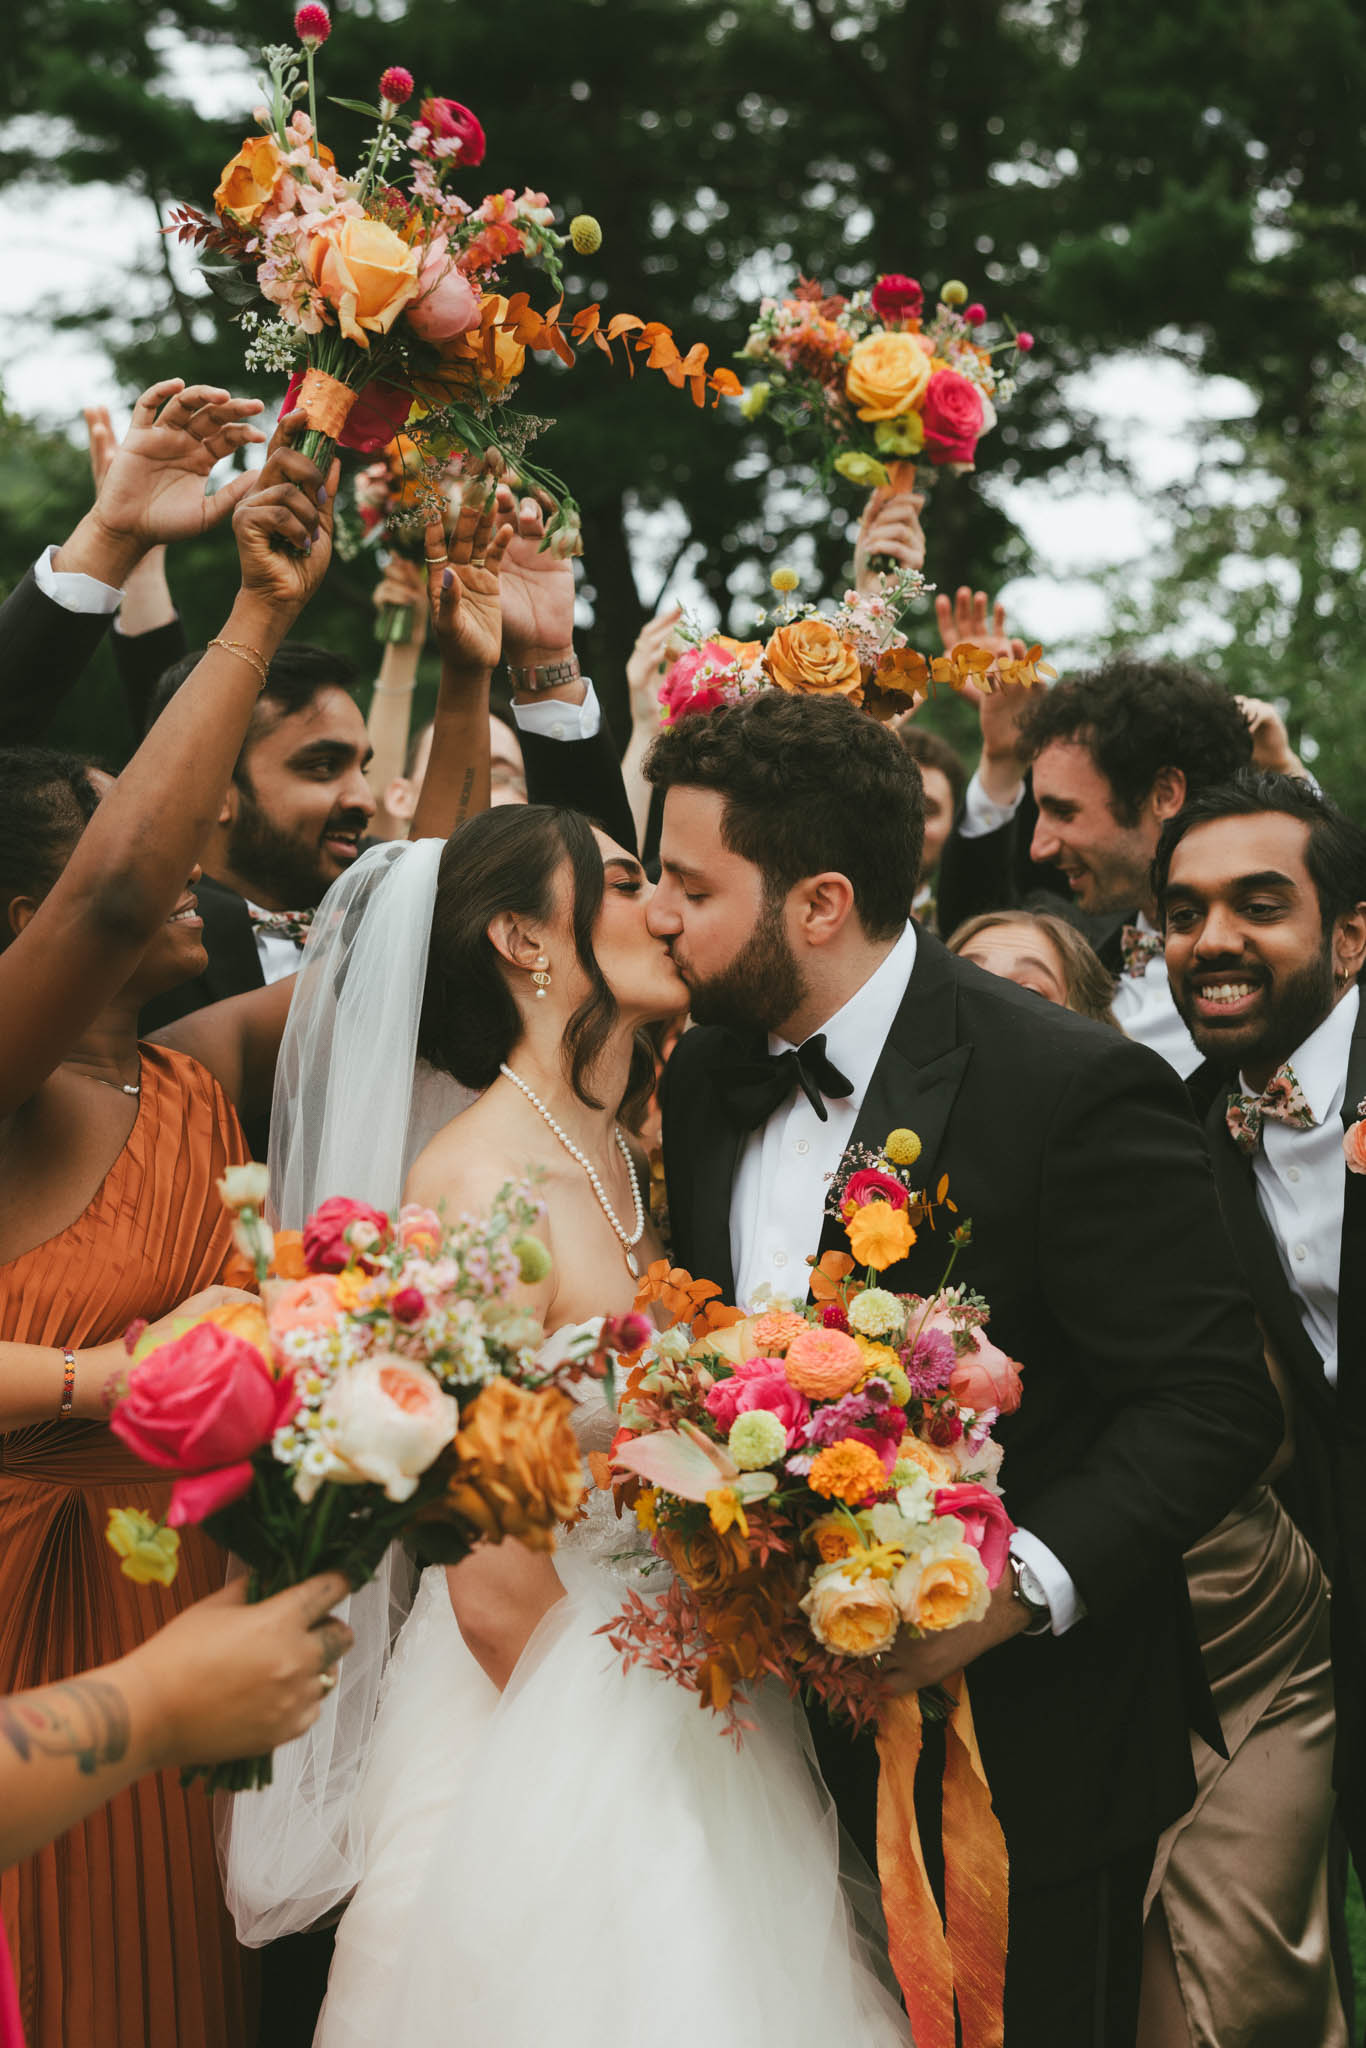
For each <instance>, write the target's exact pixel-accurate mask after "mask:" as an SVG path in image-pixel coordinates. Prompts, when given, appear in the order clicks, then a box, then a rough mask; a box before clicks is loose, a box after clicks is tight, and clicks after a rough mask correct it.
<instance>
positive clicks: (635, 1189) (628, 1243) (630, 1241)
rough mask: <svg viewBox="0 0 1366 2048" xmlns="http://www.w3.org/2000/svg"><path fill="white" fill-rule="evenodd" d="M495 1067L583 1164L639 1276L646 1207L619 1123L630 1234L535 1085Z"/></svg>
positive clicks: (616, 1134) (591, 1167) (617, 1134)
mask: <svg viewBox="0 0 1366 2048" xmlns="http://www.w3.org/2000/svg"><path fill="white" fill-rule="evenodd" d="M498 1071H499V1073H500V1074H502V1075H504V1076H505V1077H506V1078H507V1079H508V1080H509V1081H511V1083H512V1085H513V1087H514V1088H520V1089H521V1091H522V1093H523V1095H525V1097H526V1099H527V1101H528V1102H529V1103H530V1104H531V1106H532V1108H533V1109H538V1110H539V1111H540V1113H541V1115H542V1116H543V1117H544V1118H545V1120H546V1122H547V1123H548V1124H549V1126H550V1128H551V1130H552V1131H553V1132H554V1133H555V1136H556V1137H557V1138H558V1139H559V1141H560V1143H561V1144H562V1145H563V1146H564V1149H565V1151H566V1152H567V1153H568V1154H569V1156H570V1158H571V1159H576V1160H577V1161H578V1163H579V1165H580V1166H581V1167H582V1168H583V1170H584V1172H585V1173H586V1174H587V1175H588V1184H589V1186H590V1187H591V1188H592V1190H593V1193H594V1194H595V1195H596V1196H597V1198H598V1204H599V1206H600V1208H601V1209H602V1213H603V1215H604V1216H605V1217H606V1218H607V1221H608V1222H609V1223H610V1224H611V1226H612V1228H613V1230H615V1232H616V1234H617V1236H618V1237H619V1238H620V1239H621V1248H622V1251H623V1252H624V1253H625V1255H626V1270H627V1272H628V1273H629V1274H630V1275H631V1278H632V1279H633V1280H638V1279H639V1278H640V1262H639V1260H638V1259H637V1258H636V1253H635V1248H636V1246H637V1245H638V1244H639V1243H640V1240H641V1238H642V1237H643V1236H644V1234H645V1210H644V1207H643V1206H642V1203H641V1199H640V1182H639V1181H638V1180H637V1179H636V1163H635V1161H634V1159H632V1157H631V1148H630V1146H629V1145H628V1144H627V1142H626V1140H625V1138H623V1137H622V1135H621V1129H620V1126H616V1127H615V1128H614V1131H613V1135H614V1137H615V1138H616V1141H617V1150H618V1151H619V1152H620V1154H621V1156H622V1158H623V1160H624V1161H625V1162H626V1172H627V1175H628V1176H629V1178H630V1182H631V1200H632V1202H633V1204H634V1205H635V1212H636V1214H635V1229H634V1231H633V1232H632V1234H631V1235H630V1236H629V1237H628V1236H627V1235H626V1231H625V1229H624V1228H623V1226H622V1223H621V1219H620V1218H619V1217H618V1215H617V1212H616V1210H615V1209H614V1208H613V1207H612V1204H611V1203H610V1202H609V1201H608V1199H607V1194H606V1190H605V1189H604V1188H603V1185H602V1182H601V1181H600V1180H599V1178H598V1172H597V1168H596V1167H595V1166H594V1165H593V1163H592V1161H591V1160H590V1159H587V1158H585V1156H584V1154H583V1153H582V1152H580V1150H579V1148H578V1146H577V1145H576V1144H575V1143H574V1141H573V1139H572V1138H570V1137H568V1136H567V1135H566V1134H565V1132H564V1131H563V1130H561V1128H560V1126H559V1124H558V1123H556V1121H555V1119H554V1117H553V1116H552V1115H551V1114H550V1111H549V1110H548V1109H547V1108H546V1106H545V1104H544V1103H543V1102H542V1100H541V1098H540V1096H539V1095H537V1094H536V1092H535V1090H534V1089H531V1088H528V1087H527V1084H526V1082H525V1081H524V1080H523V1079H522V1077H521V1075H520V1074H514V1073H513V1071H512V1069H511V1067H509V1066H507V1065H500V1066H499V1069H498Z"/></svg>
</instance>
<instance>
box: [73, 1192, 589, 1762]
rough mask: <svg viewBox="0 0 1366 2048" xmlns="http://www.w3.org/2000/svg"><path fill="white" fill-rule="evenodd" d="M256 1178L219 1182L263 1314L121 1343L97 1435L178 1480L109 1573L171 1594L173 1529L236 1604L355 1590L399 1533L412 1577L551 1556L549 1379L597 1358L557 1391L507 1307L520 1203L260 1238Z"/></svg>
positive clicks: (574, 1485) (116, 1540)
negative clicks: (244, 1593) (195, 1540)
mask: <svg viewBox="0 0 1366 2048" xmlns="http://www.w3.org/2000/svg"><path fill="white" fill-rule="evenodd" d="M264 1178H265V1169H264V1168H263V1167H259V1166H250V1167H240V1168H233V1169H231V1170H230V1171H229V1173H228V1174H227V1175H226V1176H225V1179H224V1180H223V1182H221V1183H220V1190H221V1192H222V1193H223V1196H224V1200H225V1202H226V1203H227V1205H228V1207H229V1208H230V1209H232V1210H233V1211H234V1212H235V1215H236V1222H235V1225H234V1235H235V1237H236V1239H237V1242H238V1246H239V1249H240V1250H241V1251H242V1252H243V1253H244V1254H245V1256H246V1257H247V1259H248V1260H249V1261H250V1262H251V1265H252V1266H253V1268H254V1269H255V1272H256V1275H257V1278H258V1280H259V1282H260V1285H261V1299H260V1301H259V1302H255V1301H253V1302H234V1303H229V1304H226V1305H224V1306H222V1307H219V1308H214V1309H210V1310H208V1311H207V1312H206V1313H205V1314H204V1315H202V1316H199V1317H196V1318H195V1319H194V1320H193V1321H192V1322H189V1323H187V1324H186V1325H185V1326H184V1327H183V1328H182V1329H180V1330H178V1331H177V1333H176V1335H175V1336H174V1337H173V1338H172V1339H171V1340H170V1341H169V1342H164V1341H153V1342H152V1343H151V1344H150V1345H149V1342H148V1340H147V1339H146V1338H145V1337H144V1338H143V1339H142V1340H141V1341H140V1342H135V1343H134V1348H133V1351H132V1361H131V1364H130V1366H129V1369H128V1371H127V1373H126V1374H125V1375H124V1377H123V1380H122V1383H121V1384H120V1385H119V1386H118V1387H117V1390H116V1392H115V1395H114V1399H113V1405H112V1410H111V1413H110V1418H109V1420H110V1427H111V1428H112V1429H113V1431H114V1434H115V1435H116V1436H118V1437H119V1438H120V1439H121V1440H122V1441H123V1442H124V1443H125V1444H126V1445H127V1446H128V1448H129V1449H130V1450H132V1451H134V1452H135V1453H136V1454H137V1455H138V1456H139V1457H140V1458H143V1459H145V1461H146V1462H147V1463H148V1464H149V1465H151V1466H154V1467H156V1468H158V1469H159V1470H161V1471H163V1472H169V1473H175V1474H176V1475H177V1476H176V1478H175V1481H174V1484H173V1485H172V1488H171V1504H170V1509H169V1511H168V1514H167V1517H166V1523H165V1525H164V1526H161V1527H158V1526H157V1525H155V1524H153V1523H152V1522H151V1521H150V1518H149V1517H147V1516H146V1515H143V1514H141V1513H140V1512H139V1511H137V1510H129V1509H115V1510H112V1511H111V1513H110V1518H109V1530H108V1538H109V1542H110V1543H111V1545H112V1546H113V1548H114V1549H115V1550H117V1551H118V1552H119V1553H120V1554H121V1556H122V1557H123V1570H124V1571H125V1572H127V1573H128V1575H129V1576H130V1577H132V1578H134V1579H139V1580H142V1581H144V1582H145V1581H147V1580H150V1579H158V1580H160V1581H161V1582H162V1583H163V1584H167V1583H169V1582H170V1580H171V1579H172V1578H173V1577H174V1576H175V1570H176V1550H177V1546H178V1543H179V1538H178V1536H177V1534H176V1531H177V1530H178V1529H179V1528H180V1527H183V1526H184V1525H185V1524H186V1523H201V1524H202V1525H203V1526H204V1527H205V1528H207V1529H208V1530H209V1532H210V1534H211V1535H213V1536H214V1537H216V1538H217V1539H218V1541H219V1542H220V1543H222V1544H223V1545H224V1546H225V1547H226V1548H227V1549H229V1550H231V1551H233V1552H234V1553H235V1554H236V1555H237V1556H239V1557H241V1558H242V1559H243V1560H244V1561H245V1563H246V1564H247V1566H248V1569H249V1573H250V1577H249V1582H248V1598H250V1599H264V1598H266V1597H267V1596H268V1595H269V1594H271V1593H275V1592H278V1591H279V1590H280V1589H281V1588H282V1587H284V1586H287V1585H292V1584H294V1583H296V1582H297V1581H299V1580H300V1579H305V1578H307V1577H309V1576H310V1574H312V1573H314V1572H318V1571H324V1570H338V1571H342V1572H344V1573H345V1574H346V1576H347V1577H348V1578H349V1579H350V1581H351V1583H352V1585H353V1586H358V1585H361V1584H362V1583H363V1582H364V1581H365V1580H366V1579H367V1578H369V1577H371V1575H372V1574H373V1573H374V1571H375V1570H376V1568H377V1566H378V1564H379V1562H380V1559H381V1558H382V1557H383V1555H384V1552H385V1550H386V1549H387V1548H388V1546H389V1544H390V1543H391V1542H392V1541H393V1539H394V1538H395V1537H396V1536H399V1535H405V1536H407V1537H408V1538H409V1540H410V1541H411V1542H412V1543H413V1545H414V1547H415V1549H416V1550H417V1552H418V1555H419V1556H420V1557H421V1558H422V1559H423V1561H424V1562H443V1563H455V1562H458V1561H459V1559H461V1558H462V1557H464V1556H466V1555H467V1554H468V1552H469V1551H470V1550H471V1549H472V1548H473V1546H474V1544H475V1543H476V1542H478V1541H479V1540H480V1539H481V1538H489V1539H491V1540H492V1541H494V1542H498V1541H501V1539H502V1538H503V1537H504V1536H517V1537H520V1538H521V1540H522V1541H523V1542H525V1543H528V1544H530V1545H531V1546H532V1547H533V1548H538V1549H548V1548H550V1547H552V1546H553V1543H554V1530H555V1526H556V1524H557V1523H559V1522H566V1521H572V1520H573V1519H574V1517H575V1515H576V1513H577V1512H578V1508H579V1505H580V1500H581V1496H582V1493H583V1485H584V1482H583V1475H582V1461H581V1458H580V1454H579V1450H578V1446H577V1444H576V1442H575V1438H574V1434H573V1431H572V1430H571V1428H570V1426H569V1422H568V1420H567V1417H568V1413H569V1409H570V1405H571V1404H570V1400H569V1397H568V1396H567V1395H566V1394H565V1393H564V1392H563V1391H562V1390H561V1389H560V1387H559V1386H558V1385H557V1384H556V1381H557V1380H558V1379H559V1378H561V1377H564V1376H570V1375H573V1374H575V1373H577V1372H579V1371H581V1370H585V1369H586V1370H589V1371H592V1370H594V1369H595V1367H594V1362H593V1359H592V1358H591V1356H590V1355H589V1354H590V1353H591V1351H592V1349H593V1344H594V1341H595V1338H594V1336H593V1335H592V1334H587V1333H586V1334H585V1336H584V1339H583V1343H582V1345H581V1346H580V1347H579V1349H580V1352H581V1354H582V1355H581V1356H574V1355H572V1354H571V1356H570V1357H569V1358H568V1359H567V1360H565V1361H561V1362H560V1363H558V1364H557V1366H556V1368H555V1370H554V1371H553V1372H548V1371H546V1370H545V1369H544V1368H543V1367H542V1366H541V1365H540V1364H539V1363H538V1360H537V1355H536V1347H537V1345H538V1344H539V1343H540V1342H541V1338H542V1332H541V1328H540V1325H539V1323H538V1322H537V1320H536V1318H535V1317H534V1316H532V1315H530V1314H529V1313H528V1312H527V1311H526V1310H525V1309H523V1308H521V1307H519V1306H518V1305H517V1304H516V1303H515V1302H513V1301H512V1300H511V1299H510V1296H511V1293H512V1290H513V1289H514V1287H515V1286H516V1285H517V1283H518V1281H519V1280H526V1279H531V1278H541V1277H543V1275H544V1273H545V1271H546V1269H547V1265H548V1259H549V1254H548V1253H547V1252H546V1250H545V1247H544V1245H543V1244H542V1243H541V1241H540V1239H539V1238H538V1237H536V1236H535V1234H534V1226H535V1224H536V1221H537V1219H538V1216H539V1213H540V1211H539V1209H538V1208H537V1207H536V1206H535V1205H534V1204H533V1202H532V1201H531V1199H530V1196H529V1194H528V1192H527V1191H526V1190H525V1189H524V1188H516V1187H513V1186H511V1185H509V1186H507V1187H505V1188H503V1189H502V1190H501V1191H500V1193H499V1195H498V1197H497V1199H496V1200H495V1202H494V1205H493V1208H492V1210H491V1212H490V1213H489V1215H487V1216H486V1217H480V1218H473V1217H464V1218H462V1219H461V1220H460V1222H459V1223H457V1224H453V1225H452V1224H447V1223H445V1222H443V1221H442V1220H441V1218H439V1217H438V1216H436V1215H435V1214H434V1213H433V1212H432V1211H431V1210H428V1209H422V1208H416V1207H412V1206H409V1207H406V1208H404V1209H401V1210H400V1211H399V1213H398V1215H397V1216H396V1217H390V1216H388V1215H386V1214H384V1212H383V1211H381V1210H378V1209H372V1208H370V1207H368V1206H367V1205H366V1204H365V1203H362V1202H352V1201H348V1200H345V1199H343V1198H340V1197H337V1198H334V1199H333V1200H331V1201H327V1202H324V1203H323V1204H322V1206H321V1207H320V1208H319V1209H318V1210H317V1211H316V1212H315V1214H314V1215H312V1216H311V1217H310V1218H309V1220H308V1222H307V1224H306V1225H305V1227H304V1229H303V1231H302V1233H289V1232H282V1233H280V1235H279V1236H278V1237H277V1236H275V1235H274V1234H273V1233H272V1232H271V1231H270V1229H269V1227H268V1226H267V1225H266V1224H265V1222H264V1221H263V1219H262V1217H261V1214H260V1203H261V1201H262V1200H263V1198H264ZM130 1338H134V1339H135V1338H136V1331H133V1332H130ZM596 1369H598V1370H601V1366H600V1365H599V1366H598V1367H597V1368H596ZM269 1782H270V1759H269V1757H260V1758H252V1759H248V1760H246V1761H245V1762H242V1763H236V1764H228V1765H224V1766H221V1767H219V1769H218V1770H216V1771H215V1772H213V1773H212V1774H211V1775H210V1783H211V1785H212V1786H213V1787H214V1788H215V1789H227V1790H233V1791H240V1790H242V1789H244V1788H246V1787H250V1786H253V1785H264V1784H268V1783H269Z"/></svg>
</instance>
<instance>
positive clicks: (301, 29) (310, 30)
mask: <svg viewBox="0 0 1366 2048" xmlns="http://www.w3.org/2000/svg"><path fill="white" fill-rule="evenodd" d="M294 33H295V35H296V36H297V37H298V38H299V41H300V42H301V43H302V44H303V45H304V48H305V49H307V48H308V46H309V44H310V43H311V44H312V46H313V48H314V49H315V50H320V49H321V48H322V46H323V44H324V43H325V42H326V41H327V38H328V37H329V36H330V35H331V33H332V17H331V15H330V14H329V13H328V11H327V9H326V8H325V7H322V6H320V5H319V4H318V0H304V5H303V6H302V7H300V8H299V9H298V11H297V12H296V14H295V16H294Z"/></svg>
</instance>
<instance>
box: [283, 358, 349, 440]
mask: <svg viewBox="0 0 1366 2048" xmlns="http://www.w3.org/2000/svg"><path fill="white" fill-rule="evenodd" d="M355 402H356V394H355V392H354V391H353V390H352V389H351V386H350V385H349V384H343V383H342V381H341V379H340V378H339V377H330V376H329V375H328V373H327V371H326V370H319V369H317V368H315V367H314V366H313V365H310V366H309V368H308V369H306V370H305V371H304V381H303V383H302V384H301V385H300V386H299V396H298V398H297V400H296V401H295V405H296V410H297V411H299V412H301V413H302V414H303V416H304V419H305V421H306V422H307V424H308V425H309V426H310V427H312V428H313V429H314V431H315V432H317V433H319V434H326V436H327V438H328V440H329V441H335V440H337V438H338V437H339V435H340V434H341V430H342V428H343V427H344V426H345V425H346V422H347V418H348V416H349V414H350V411H351V408H352V406H353V405H354V404H355Z"/></svg>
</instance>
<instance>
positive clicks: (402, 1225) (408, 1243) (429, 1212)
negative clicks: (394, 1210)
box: [398, 1202, 442, 1258]
mask: <svg viewBox="0 0 1366 2048" xmlns="http://www.w3.org/2000/svg"><path fill="white" fill-rule="evenodd" d="M441 1238H442V1223H441V1218H440V1217H439V1216H438V1215H437V1213H436V1211H435V1209H424V1208H423V1206H422V1204H421V1203H420V1202H405V1203H404V1204H403V1207H402V1208H401V1209H400V1210H399V1212H398V1241H399V1243H400V1244H401V1245H402V1246H403V1249H404V1250H405V1251H410V1252H420V1253H422V1254H423V1255H424V1256H425V1257H427V1258H430V1257H431V1256H432V1254H433V1252H436V1251H439V1250H440V1248H441Z"/></svg>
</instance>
